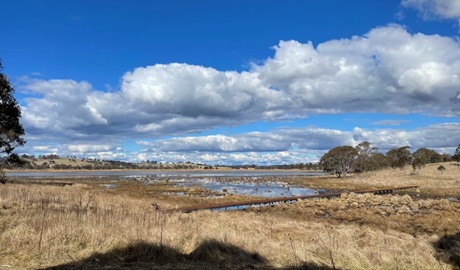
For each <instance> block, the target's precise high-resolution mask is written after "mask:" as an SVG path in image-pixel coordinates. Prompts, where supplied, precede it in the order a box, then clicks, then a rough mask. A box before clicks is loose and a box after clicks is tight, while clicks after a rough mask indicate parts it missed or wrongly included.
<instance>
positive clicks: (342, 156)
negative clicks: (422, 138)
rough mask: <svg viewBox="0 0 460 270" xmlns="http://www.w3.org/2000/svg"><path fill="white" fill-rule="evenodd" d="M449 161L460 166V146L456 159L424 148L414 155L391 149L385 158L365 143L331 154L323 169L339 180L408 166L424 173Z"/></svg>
mask: <svg viewBox="0 0 460 270" xmlns="http://www.w3.org/2000/svg"><path fill="white" fill-rule="evenodd" d="M447 161H457V162H460V145H459V146H458V147H457V149H456V150H455V153H454V155H450V154H446V153H444V154H439V153H437V152H436V151H434V150H431V149H428V148H420V149H418V150H416V151H415V152H413V153H412V152H411V151H410V146H402V147H398V148H394V149H390V150H389V151H388V152H387V154H386V155H384V154H382V153H380V152H379V150H378V148H377V147H375V146H372V145H371V143H369V142H367V141H365V142H362V143H360V144H358V145H357V146H356V147H352V146H347V145H346V146H338V147H335V148H333V149H331V150H329V151H328V152H327V153H326V154H324V156H323V157H322V158H321V160H320V163H319V165H320V167H321V168H322V169H323V170H324V171H328V172H333V173H335V175H336V176H337V177H345V176H346V175H347V174H348V173H350V172H355V173H360V172H368V171H375V170H379V169H383V168H387V167H391V168H399V169H404V168H405V167H406V166H408V165H412V168H413V169H414V170H419V171H420V170H421V169H422V168H423V167H424V166H425V165H426V164H429V163H438V162H447ZM444 169H445V168H444Z"/></svg>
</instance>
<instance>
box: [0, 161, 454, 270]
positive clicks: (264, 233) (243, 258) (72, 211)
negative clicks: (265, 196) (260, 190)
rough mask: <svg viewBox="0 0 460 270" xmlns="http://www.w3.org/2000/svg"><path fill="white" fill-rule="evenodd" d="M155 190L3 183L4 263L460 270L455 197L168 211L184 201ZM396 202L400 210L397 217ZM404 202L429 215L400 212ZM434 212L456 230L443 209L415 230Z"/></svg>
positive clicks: (0, 241)
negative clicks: (414, 229) (413, 228)
mask: <svg viewBox="0 0 460 270" xmlns="http://www.w3.org/2000/svg"><path fill="white" fill-rule="evenodd" d="M448 170H449V168H447V170H446V172H444V174H447V171H448ZM345 181H361V180H360V179H354V180H353V179H346V180H345ZM369 181H373V180H369ZM420 181H425V180H420ZM446 181H447V183H450V182H449V181H454V182H455V180H446ZM407 184H409V183H407ZM376 185H380V184H376ZM371 186H373V184H372V185H371ZM368 187H369V186H368ZM422 188H423V187H421V189H422ZM129 190H133V189H129ZM154 195H155V194H154V193H152V194H151V195H149V194H146V193H142V195H139V196H137V197H136V196H134V194H133V193H131V192H127V191H123V192H119V193H118V192H116V191H114V190H106V189H99V188H94V187H92V186H89V185H85V184H74V185H72V186H64V187H60V186H45V185H22V184H7V185H1V186H0V247H1V249H0V262H1V263H0V269H100V268H106V269H107V268H108V269H235V268H237V269H238V268H239V269H245V268H252V269H421V270H423V269H453V267H455V262H456V260H457V258H458V257H456V252H458V246H457V241H458V231H457V232H455V228H457V229H458V215H457V214H456V213H458V211H457V210H458V205H457V204H455V203H454V204H451V203H452V202H450V201H449V202H448V203H447V204H446V203H445V202H444V201H443V202H439V203H438V201H437V199H430V200H431V201H429V200H416V199H412V198H411V197H409V198H407V197H404V196H380V197H378V198H377V197H373V196H361V195H359V196H358V195H351V196H348V197H347V196H344V197H343V198H339V199H338V200H329V201H302V202H299V203H296V204H293V205H280V206H276V207H273V208H267V210H262V209H261V210H259V211H257V212H256V211H234V212H232V211H230V212H210V211H200V212H194V213H190V214H182V213H173V214H164V213H161V212H158V211H155V210H154V208H153V207H152V206H151V203H152V201H154V200H155V201H158V200H160V203H161V206H166V207H170V206H174V205H175V204H177V203H176V202H174V201H171V200H168V198H167V197H164V198H163V197H162V198H160V199H159V198H158V197H153V196H154ZM173 198H175V197H173ZM378 200H381V201H378ZM426 202H430V203H431V206H430V207H429V208H428V206H427V204H426ZM183 203H184V201H182V202H181V204H183ZM372 203H374V204H375V205H373V206H372V207H371V204H372ZM424 203H425V204H424ZM386 204H388V205H386ZM324 205H325V206H324ZM390 205H391V207H399V208H398V209H397V210H398V211H397V212H395V213H392V214H388V213H387V212H386V207H387V206H388V207H390ZM398 205H399V206H398ZM435 205H436V207H439V209H437V210H436V209H435V207H434V206H435ZM368 206H369V207H368ZM381 206H383V207H381ZM404 206H405V207H407V208H408V209H410V210H411V211H412V212H414V211H415V208H416V207H418V210H419V211H421V212H417V213H413V214H411V213H402V212H399V209H402V207H404ZM321 207H324V209H321ZM366 207H368V208H366ZM342 208H343V209H342ZM311 209H313V210H311ZM333 209H337V210H333ZM348 209H350V210H348ZM377 209H378V210H379V211H380V212H377ZM404 209H405V208H404ZM433 209H435V210H433ZM361 210H362V211H367V212H361V214H358V213H359V211H361ZM405 210H407V209H405ZM309 211H322V212H321V213H319V212H318V213H316V212H309ZM340 211H342V212H340ZM430 211H431V212H430ZM438 211H440V212H438ZM326 212H327V213H328V214H329V215H326ZM383 212H384V213H383ZM340 213H342V215H340ZM354 213H356V214H354ZM382 213H383V214H382ZM429 213H438V214H439V215H438V216H437V220H438V221H440V220H441V219H442V218H444V217H446V216H447V215H448V214H449V213H450V214H452V216H448V218H449V219H452V221H449V222H450V223H449V222H447V223H445V226H446V228H451V229H450V231H447V232H446V231H445V230H443V228H436V227H435V226H437V225H434V221H435V216H433V217H430V220H433V225H424V226H427V227H431V228H432V229H433V231H428V230H426V229H423V230H418V231H417V233H413V232H412V231H410V230H408V229H407V228H410V227H411V226H413V225H414V224H418V223H417V222H416V221H414V219H416V217H417V215H420V216H423V215H424V214H429ZM367 215H369V216H370V217H372V219H371V218H370V217H369V220H366V219H365V217H366V216H367ZM444 219H446V218H444ZM407 220H408V221H407ZM378 221H380V223H384V224H386V226H382V227H379V226H377V225H376V224H378V223H379V222H378ZM401 222H403V224H404V225H401V227H399V226H400V225H391V224H399V223H401ZM404 222H406V223H404ZM455 222H457V223H456V224H457V225H455ZM426 223H429V222H428V221H427V220H424V221H420V223H419V224H426ZM442 226H444V225H442ZM403 227H404V228H406V229H404V228H403Z"/></svg>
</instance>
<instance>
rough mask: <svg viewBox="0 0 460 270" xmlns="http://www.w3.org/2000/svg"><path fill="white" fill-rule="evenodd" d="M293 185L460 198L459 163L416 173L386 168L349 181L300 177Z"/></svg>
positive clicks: (354, 176) (328, 177) (408, 169)
mask: <svg viewBox="0 0 460 270" xmlns="http://www.w3.org/2000/svg"><path fill="white" fill-rule="evenodd" d="M440 165H443V166H444V167H445V168H446V170H445V171H444V172H440V171H438V170H437V168H438V167H439V166H440ZM293 182H295V183H302V184H305V185H307V186H309V187H311V188H325V189H328V190H359V189H369V188H385V187H394V186H411V185H417V186H419V187H420V188H419V189H420V195H421V196H422V197H450V196H451V197H456V198H460V163H455V162H445V163H434V164H428V165H427V166H425V167H424V168H422V169H421V170H420V171H416V172H414V170H412V168H410V167H409V166H407V167H406V168H405V169H404V170H400V169H384V170H381V171H376V172H368V173H362V174H352V175H350V176H349V177H346V178H337V177H332V176H323V177H315V178H297V179H295V180H293Z"/></svg>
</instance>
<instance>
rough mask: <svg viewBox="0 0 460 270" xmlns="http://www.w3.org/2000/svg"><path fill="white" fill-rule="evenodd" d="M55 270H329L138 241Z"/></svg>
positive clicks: (233, 250) (222, 248)
mask: <svg viewBox="0 0 460 270" xmlns="http://www.w3.org/2000/svg"><path fill="white" fill-rule="evenodd" d="M58 269H282V270H295V269H305V270H307V269H312V270H313V269H315V270H331V269H332V268H330V267H328V266H323V265H317V264H314V263H303V264H300V265H292V266H288V267H286V268H276V267H273V266H271V265H270V264H269V263H268V262H267V259H265V258H263V257H262V256H260V255H259V254H257V253H250V252H248V251H245V250H243V249H241V248H239V247H237V246H235V245H231V244H225V243H221V242H219V241H216V240H207V241H204V242H203V243H202V244H201V245H200V246H198V247H197V248H196V249H195V250H194V251H193V252H192V253H190V254H183V253H181V252H179V251H177V250H175V249H173V248H170V247H167V246H159V245H154V244H150V243H146V242H139V243H136V244H133V245H130V246H127V247H124V248H115V249H112V250H110V251H108V252H107V253H95V254H93V255H91V256H90V257H88V258H85V259H83V260H80V261H74V262H71V263H67V264H62V265H57V266H53V267H49V268H43V270H58Z"/></svg>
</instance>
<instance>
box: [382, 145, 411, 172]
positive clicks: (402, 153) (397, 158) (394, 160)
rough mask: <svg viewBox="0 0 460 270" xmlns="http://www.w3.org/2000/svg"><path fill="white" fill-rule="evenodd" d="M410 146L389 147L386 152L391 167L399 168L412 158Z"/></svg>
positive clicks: (402, 167)
mask: <svg viewBox="0 0 460 270" xmlns="http://www.w3.org/2000/svg"><path fill="white" fill-rule="evenodd" d="M409 149H410V146H402V147H399V148H394V149H391V150H390V151H388V152H387V158H388V161H389V162H390V166H391V167H392V168H400V169H401V170H402V169H404V167H405V166H406V165H407V164H409V162H410V161H411V159H412V154H411V152H410V150H409Z"/></svg>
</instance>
